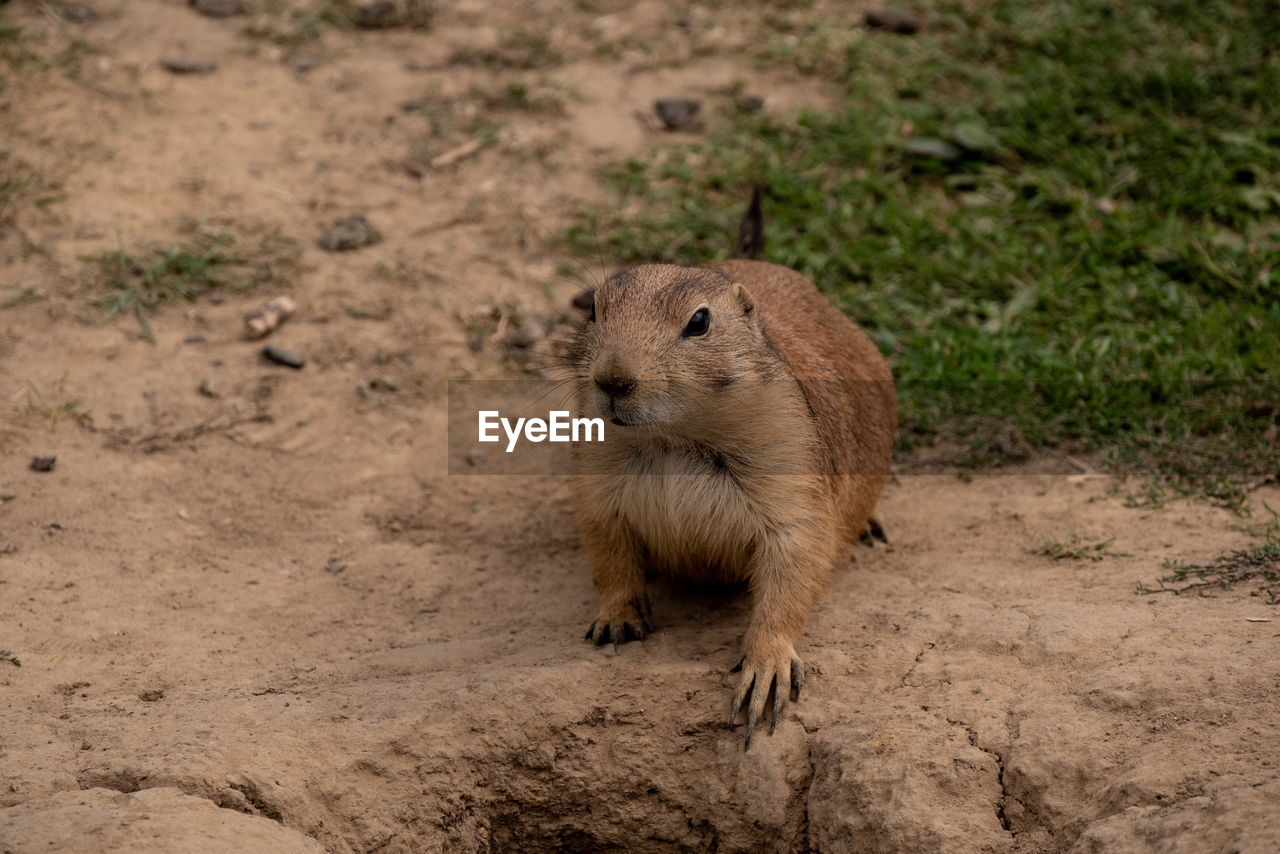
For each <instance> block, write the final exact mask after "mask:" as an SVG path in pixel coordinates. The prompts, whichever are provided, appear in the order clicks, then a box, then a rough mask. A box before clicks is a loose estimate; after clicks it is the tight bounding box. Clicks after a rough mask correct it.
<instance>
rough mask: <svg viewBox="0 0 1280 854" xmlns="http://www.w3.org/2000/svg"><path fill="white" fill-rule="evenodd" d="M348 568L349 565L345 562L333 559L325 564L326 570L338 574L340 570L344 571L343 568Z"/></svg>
mask: <svg viewBox="0 0 1280 854" xmlns="http://www.w3.org/2000/svg"><path fill="white" fill-rule="evenodd" d="M346 568H347V565H346V564H345V563H341V562H339V561H336V560H331V561H329V562H328V563H326V564H325V565H324V571H325V572H332V573H333V574H334V575H337V574H338V573H339V572H342V570H344V569H346Z"/></svg>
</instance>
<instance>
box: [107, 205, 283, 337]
mask: <svg viewBox="0 0 1280 854" xmlns="http://www.w3.org/2000/svg"><path fill="white" fill-rule="evenodd" d="M191 230H192V231H193V239H192V240H191V241H190V242H186V243H176V244H172V245H170V246H167V247H159V246H153V247H148V248H145V249H143V250H140V251H139V252H137V253H136V254H135V253H129V252H126V251H125V249H124V247H123V244H121V246H120V248H119V249H114V250H110V251H107V252H101V253H99V254H97V255H92V256H88V257H85V258H84V259H82V260H84V261H85V263H86V266H87V269H88V281H89V287H90V289H91V290H93V291H105V294H104V295H102V296H101V297H99V298H98V301H99V303H100V304H101V305H102V306H103V307H105V308H106V309H107V311H108V314H110V315H116V314H122V313H126V312H132V313H133V314H134V315H135V316H136V317H137V318H138V325H139V326H140V327H141V330H142V335H143V337H144V338H146V339H147V340H148V341H151V342H153V343H154V341H155V336H154V335H153V333H152V331H151V325H150V323H149V322H148V320H147V315H148V314H150V313H151V312H152V311H154V310H155V309H156V308H158V307H159V306H161V305H164V304H166V303H173V302H181V301H195V300H196V299H197V298H199V297H200V296H201V295H202V294H204V293H207V292H209V291H211V290H213V289H219V288H221V289H230V290H235V291H243V290H247V289H249V288H252V287H254V286H257V285H260V284H264V283H267V282H273V281H279V280H281V278H282V273H283V272H284V270H285V269H287V268H288V267H289V266H291V265H292V264H293V263H294V261H295V260H296V245H295V244H294V243H293V241H290V240H288V239H286V238H283V237H281V236H280V234H279V232H278V231H276V230H272V229H268V230H266V231H264V232H262V233H261V234H260V235H259V236H258V237H257V238H256V240H254V241H247V240H244V239H239V238H237V237H236V236H235V235H234V234H233V233H232V232H230V231H224V230H217V229H211V228H207V227H203V226H200V225H195V224H192V225H191Z"/></svg>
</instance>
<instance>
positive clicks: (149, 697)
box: [138, 689, 164, 703]
mask: <svg viewBox="0 0 1280 854" xmlns="http://www.w3.org/2000/svg"><path fill="white" fill-rule="evenodd" d="M138 699H139V700H141V701H142V702H144V703H154V702H155V701H156V700H163V699H164V691H160V690H158V689H157V690H151V691H143V692H142V693H141V694H139V695H138Z"/></svg>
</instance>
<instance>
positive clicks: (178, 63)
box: [160, 59, 218, 74]
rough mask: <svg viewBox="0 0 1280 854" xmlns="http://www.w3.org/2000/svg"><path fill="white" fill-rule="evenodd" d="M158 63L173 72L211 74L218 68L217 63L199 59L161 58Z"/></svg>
mask: <svg viewBox="0 0 1280 854" xmlns="http://www.w3.org/2000/svg"><path fill="white" fill-rule="evenodd" d="M160 65H161V67H163V68H164V70H165V71H168V72H171V73H173V74H212V73H213V72H215V71H217V70H218V63H216V62H205V61H203V60H199V59H162V60H160Z"/></svg>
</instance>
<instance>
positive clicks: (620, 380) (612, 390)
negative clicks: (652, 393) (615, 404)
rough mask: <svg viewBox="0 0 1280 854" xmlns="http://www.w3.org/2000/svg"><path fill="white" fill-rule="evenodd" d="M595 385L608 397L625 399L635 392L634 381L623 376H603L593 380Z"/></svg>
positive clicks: (633, 378)
mask: <svg viewBox="0 0 1280 854" xmlns="http://www.w3.org/2000/svg"><path fill="white" fill-rule="evenodd" d="M595 381H596V385H597V386H599V387H600V390H601V391H602V392H604V393H605V394H607V395H609V397H626V396H627V395H629V394H631V392H633V391H635V388H636V379H635V377H629V376H626V375H624V374H605V375H602V376H597V377H596V378H595Z"/></svg>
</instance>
